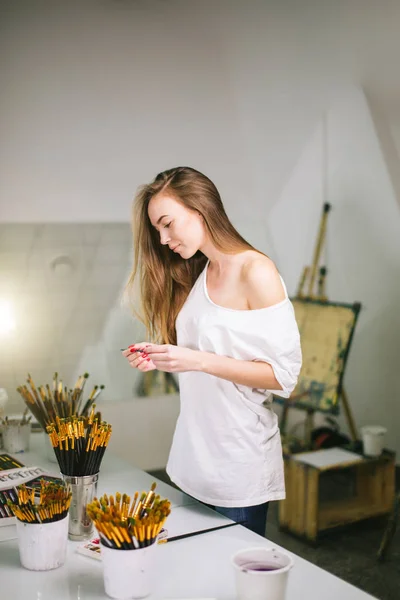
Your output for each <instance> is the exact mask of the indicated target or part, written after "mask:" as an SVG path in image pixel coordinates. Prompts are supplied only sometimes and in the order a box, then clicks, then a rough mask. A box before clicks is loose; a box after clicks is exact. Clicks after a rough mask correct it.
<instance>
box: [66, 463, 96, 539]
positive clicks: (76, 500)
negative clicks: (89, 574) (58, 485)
mask: <svg viewBox="0 0 400 600" xmlns="http://www.w3.org/2000/svg"><path fill="white" fill-rule="evenodd" d="M61 476H62V478H63V480H64V482H65V483H66V484H67V485H70V486H71V491H72V499H71V505H70V508H69V525H68V537H69V539H70V540H74V541H75V542H79V541H83V540H87V539H90V538H91V537H93V531H94V527H93V522H92V521H91V519H90V518H89V516H88V514H87V512H86V507H87V505H88V504H89V503H90V502H92V501H93V498H94V497H95V496H96V493H97V481H98V479H99V474H98V473H95V474H94V475H84V476H81V477H76V476H73V475H64V474H61Z"/></svg>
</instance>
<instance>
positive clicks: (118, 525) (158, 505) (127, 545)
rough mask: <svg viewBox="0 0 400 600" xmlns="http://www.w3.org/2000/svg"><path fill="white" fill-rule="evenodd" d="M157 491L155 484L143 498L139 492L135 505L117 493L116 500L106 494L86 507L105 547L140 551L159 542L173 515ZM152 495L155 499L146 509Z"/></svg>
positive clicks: (169, 505)
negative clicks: (159, 537) (167, 520)
mask: <svg viewBox="0 0 400 600" xmlns="http://www.w3.org/2000/svg"><path fill="white" fill-rule="evenodd" d="M155 488H156V484H155V483H153V485H152V486H151V490H150V491H149V492H147V493H146V492H142V494H141V495H140V499H139V493H138V492H136V493H135V495H134V498H133V500H132V502H131V499H130V496H128V495H127V494H122V495H121V494H120V493H119V492H117V493H116V494H115V499H114V496H110V497H108V496H107V494H104V495H103V496H102V497H101V498H99V499H97V498H94V500H93V502H91V503H90V504H88V505H87V509H86V510H87V514H88V516H89V517H90V519H91V520H92V521H93V523H94V525H95V527H96V529H97V531H98V532H99V535H100V537H101V540H102V543H103V544H104V545H106V546H108V547H109V548H114V549H118V550H133V549H135V550H137V549H138V548H145V547H147V546H150V545H152V544H154V543H155V542H156V540H157V536H158V534H159V533H160V531H161V529H162V527H163V525H164V523H165V520H166V518H167V517H168V515H169V514H170V512H171V503H170V502H169V500H167V499H164V500H161V499H160V497H159V496H156V495H155V494H154V490H155ZM150 494H152V499H151V501H149V502H148V505H147V506H146V507H145V504H146V499H147V498H149V495H150ZM138 499H139V500H138ZM133 515H136V516H133Z"/></svg>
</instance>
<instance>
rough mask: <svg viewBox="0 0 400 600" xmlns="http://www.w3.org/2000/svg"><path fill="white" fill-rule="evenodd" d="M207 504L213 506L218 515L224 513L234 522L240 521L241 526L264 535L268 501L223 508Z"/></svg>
mask: <svg viewBox="0 0 400 600" xmlns="http://www.w3.org/2000/svg"><path fill="white" fill-rule="evenodd" d="M207 506H209V508H213V509H214V510H215V511H216V512H217V513H219V514H220V515H224V516H225V517H228V519H231V520H232V521H235V522H236V523H241V524H242V525H243V527H246V528H247V529H250V531H254V533H258V534H259V535H262V537H265V529H266V525H267V514H268V502H265V503H264V504H258V505H256V506H241V507H237V508H236V507H229V508H224V507H223V506H210V505H209V504H207Z"/></svg>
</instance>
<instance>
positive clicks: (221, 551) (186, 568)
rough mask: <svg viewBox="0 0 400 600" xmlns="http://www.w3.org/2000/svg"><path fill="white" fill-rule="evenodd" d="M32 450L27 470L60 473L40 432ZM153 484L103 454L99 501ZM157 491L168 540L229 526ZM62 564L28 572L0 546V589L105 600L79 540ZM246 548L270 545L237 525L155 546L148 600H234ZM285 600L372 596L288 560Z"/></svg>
mask: <svg viewBox="0 0 400 600" xmlns="http://www.w3.org/2000/svg"><path fill="white" fill-rule="evenodd" d="M32 447H33V451H32V452H29V453H25V454H20V455H18V458H20V459H21V461H22V462H23V463H25V464H27V465H37V466H42V467H44V468H46V469H47V470H49V471H50V472H52V473H53V474H57V465H56V464H55V463H51V462H48V461H47V460H46V458H45V447H44V441H43V439H42V434H35V435H33V436H32ZM153 481H154V478H153V477H151V476H150V475H148V474H147V473H144V472H143V471H140V470H138V469H135V468H134V467H132V466H131V465H129V464H127V463H123V462H122V461H121V460H119V459H116V458H115V457H113V456H112V455H111V454H107V453H106V454H105V457H104V461H103V466H102V469H101V473H100V478H99V484H98V495H101V494H103V493H104V492H106V493H108V494H115V492H117V491H120V492H121V493H124V492H126V493H130V494H132V493H133V492H135V491H136V490H138V491H141V490H142V489H143V490H148V489H149V487H150V485H151V483H152V482H153ZM157 491H158V492H159V493H160V494H161V495H162V496H164V497H167V498H168V499H169V500H171V502H172V512H171V515H170V516H169V517H168V520H167V523H166V528H167V529H168V533H169V535H171V536H173V535H178V534H180V533H184V532H189V531H194V530H198V529H203V528H204V529H205V528H209V527H215V526H218V525H221V524H227V523H229V520H228V519H226V518H225V517H223V516H221V515H218V514H217V513H215V512H214V511H212V510H210V509H208V508H207V507H205V506H203V505H202V504H200V503H198V502H196V501H195V500H194V499H193V498H191V497H190V496H187V495H186V494H183V493H181V492H179V491H177V490H176V489H174V488H172V487H171V486H169V485H167V484H165V483H162V482H157ZM68 544H69V546H68V557H67V561H66V564H65V565H64V566H63V567H61V568H59V569H56V570H54V571H47V572H32V571H27V570H25V569H23V568H22V567H21V566H20V562H19V555H18V547H17V541H16V540H15V539H13V540H7V541H3V542H1V543H0V584H1V590H2V593H1V595H2V597H3V594H4V595H5V596H6V597H8V598H12V599H13V600H72V599H74V600H95V599H96V600H99V599H105V598H107V596H106V595H105V592H104V588H103V579H102V565H101V562H99V561H96V560H94V559H92V558H88V557H86V556H82V555H81V554H77V553H76V548H77V546H78V543H77V542H69V543H68ZM250 546H266V547H271V546H272V543H271V542H269V541H268V540H267V539H264V538H262V537H260V536H258V535H257V534H255V533H252V532H251V531H248V530H247V529H245V528H244V527H242V526H241V525H236V526H234V527H229V528H227V529H222V530H219V531H215V532H211V533H206V534H203V535H198V536H195V537H191V538H187V539H183V540H178V541H175V542H171V543H169V544H164V545H161V546H158V548H157V555H158V556H157V577H156V580H155V583H154V594H153V595H152V596H151V597H149V600H150V598H151V600H155V599H157V600H161V599H169V600H172V599H174V598H175V599H181V600H183V599H185V600H187V599H189V598H190V599H194V598H202V599H203V598H218V600H234V598H235V588H234V576H233V569H232V566H231V556H232V554H234V553H235V552H236V551H238V550H240V549H243V548H246V547H250ZM292 556H293V558H294V561H295V565H294V567H293V570H292V572H291V573H290V576H289V584H288V591H287V600H303V599H307V600H321V598H323V599H324V600H368V599H369V600H371V598H372V596H370V595H368V594H366V593H365V592H362V591H361V590H359V589H357V588H355V587H354V586H351V585H350V584H348V583H345V582H344V581H342V580H341V579H339V578H337V577H335V576H333V575H331V574H330V573H328V572H327V571H323V570H322V569H320V568H318V567H316V566H315V565H313V564H312V563H310V562H308V561H306V560H303V559H302V558H300V557H298V556H296V555H293V554H292Z"/></svg>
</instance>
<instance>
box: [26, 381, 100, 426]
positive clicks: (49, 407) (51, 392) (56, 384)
mask: <svg viewBox="0 0 400 600" xmlns="http://www.w3.org/2000/svg"><path fill="white" fill-rule="evenodd" d="M88 377H89V374H88V373H85V374H84V375H80V376H79V377H78V379H77V381H76V383H75V386H74V388H73V389H68V388H67V387H66V386H64V385H63V382H62V381H59V380H58V374H57V373H54V377H53V383H52V386H50V385H49V384H46V385H40V386H38V387H36V386H35V384H34V382H33V379H32V377H31V376H30V375H29V374H28V379H27V383H28V384H29V386H30V388H29V387H28V386H27V385H22V386H19V387H18V388H17V391H18V392H19V393H20V394H21V396H22V398H23V399H24V402H25V404H26V406H27V407H28V408H29V410H30V411H31V413H32V414H33V416H34V417H35V418H36V419H37V421H38V423H40V425H41V426H42V427H43V429H46V427H47V425H49V424H50V423H52V422H54V421H55V419H56V417H59V418H60V419H63V418H66V417H71V416H72V415H79V416H85V415H87V414H88V412H89V410H90V408H91V407H92V405H93V403H94V402H95V401H96V399H97V398H98V397H99V395H100V394H101V392H102V390H103V389H104V385H100V386H98V385H95V386H94V387H93V389H92V391H91V393H90V395H89V398H88V399H87V401H86V402H85V404H84V405H83V407H82V401H83V390H84V387H85V383H86V380H87V379H88Z"/></svg>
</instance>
